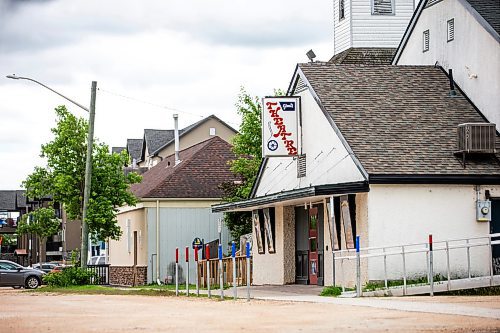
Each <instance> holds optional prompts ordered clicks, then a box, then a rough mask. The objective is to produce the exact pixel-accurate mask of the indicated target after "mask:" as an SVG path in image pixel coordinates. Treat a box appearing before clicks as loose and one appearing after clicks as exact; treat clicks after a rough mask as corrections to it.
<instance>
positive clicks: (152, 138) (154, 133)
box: [144, 129, 180, 154]
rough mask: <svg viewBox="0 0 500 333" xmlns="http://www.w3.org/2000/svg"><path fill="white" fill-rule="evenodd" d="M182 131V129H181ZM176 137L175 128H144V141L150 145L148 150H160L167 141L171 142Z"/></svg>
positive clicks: (150, 151)
mask: <svg viewBox="0 0 500 333" xmlns="http://www.w3.org/2000/svg"><path fill="white" fill-rule="evenodd" d="M179 132H180V131H179ZM173 139H174V130H159V129H145V130H144V142H145V143H146V146H147V147H148V152H149V154H151V153H152V152H154V151H156V150H158V148H160V147H161V146H162V145H163V144H165V142H169V141H171V140H173Z"/></svg>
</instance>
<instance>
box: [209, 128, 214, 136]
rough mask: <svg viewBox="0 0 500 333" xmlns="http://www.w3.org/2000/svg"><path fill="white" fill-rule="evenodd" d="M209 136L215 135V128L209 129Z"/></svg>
mask: <svg viewBox="0 0 500 333" xmlns="http://www.w3.org/2000/svg"><path fill="white" fill-rule="evenodd" d="M210 135H212V136H213V135H215V127H210Z"/></svg>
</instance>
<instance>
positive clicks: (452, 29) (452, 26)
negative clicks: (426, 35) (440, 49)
mask: <svg viewBox="0 0 500 333" xmlns="http://www.w3.org/2000/svg"><path fill="white" fill-rule="evenodd" d="M447 25H448V42H451V41H452V40H454V39H455V19H451V20H448V23H447Z"/></svg>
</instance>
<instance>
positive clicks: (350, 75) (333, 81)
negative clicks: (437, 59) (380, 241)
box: [299, 63, 500, 176]
mask: <svg viewBox="0 0 500 333" xmlns="http://www.w3.org/2000/svg"><path fill="white" fill-rule="evenodd" d="M299 68H300V70H302V72H303V73H304V75H305V77H306V78H307V80H308V81H309V83H310V84H311V86H312V88H313V89H314V91H315V93H316V94H317V96H318V98H319V99H320V101H321V104H322V106H323V107H324V109H325V110H326V112H327V113H328V115H329V116H330V117H331V118H332V120H333V122H334V123H335V125H336V126H337V127H338V128H339V130H340V132H341V133H342V134H343V136H344V137H345V139H346V141H347V143H348V144H349V146H350V147H351V148H352V150H353V152H354V154H355V155H356V157H357V158H358V159H359V161H360V162H361V164H362V166H363V167H364V168H365V170H366V171H367V172H368V173H369V174H370V175H372V174H380V175H396V174H400V175H405V174H408V175H410V174H411V175H418V174H420V175H499V176H500V160H499V157H498V156H490V157H488V158H483V159H473V160H468V161H467V168H466V169H464V168H463V166H462V164H461V163H460V160H459V159H458V158H457V157H455V156H454V154H453V153H454V152H455V151H456V150H457V125H458V124H461V123H468V122H474V123H475V122H480V123H483V122H485V120H484V119H483V118H482V117H481V116H480V115H479V113H478V112H477V111H476V110H475V109H474V107H473V106H472V105H471V104H470V103H469V102H468V101H467V99H466V98H464V97H463V96H461V95H460V93H459V95H458V97H449V95H448V93H449V82H448V77H447V76H446V74H445V73H444V72H443V71H442V70H441V69H439V68H434V67H432V66H390V65H389V66H385V65H379V66H368V65H335V64H330V63H312V64H311V63H309V64H300V65H299ZM497 141H500V139H499V138H498V136H497Z"/></svg>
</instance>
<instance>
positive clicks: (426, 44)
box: [422, 30, 429, 52]
mask: <svg viewBox="0 0 500 333" xmlns="http://www.w3.org/2000/svg"><path fill="white" fill-rule="evenodd" d="M422 42H423V45H422V51H423V52H427V51H429V30H425V31H424V35H423V41H422Z"/></svg>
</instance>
